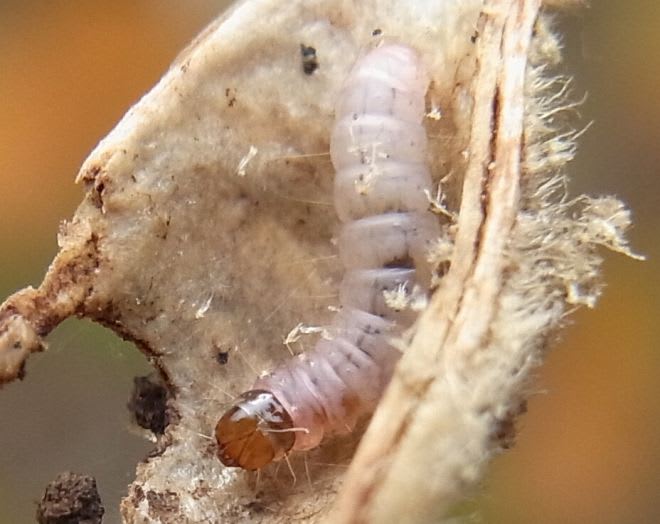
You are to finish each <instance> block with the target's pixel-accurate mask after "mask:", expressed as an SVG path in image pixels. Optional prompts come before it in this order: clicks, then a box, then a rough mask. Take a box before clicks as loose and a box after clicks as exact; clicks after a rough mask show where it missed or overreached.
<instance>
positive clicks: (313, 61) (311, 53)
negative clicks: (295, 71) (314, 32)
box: [300, 44, 319, 75]
mask: <svg viewBox="0 0 660 524" xmlns="http://www.w3.org/2000/svg"><path fill="white" fill-rule="evenodd" d="M300 54H301V55H302V67H303V72H304V73H305V74H306V75H311V74H312V73H313V72H314V71H316V70H317V69H318V67H319V62H318V59H317V58H316V49H315V48H313V47H311V46H306V45H305V44H300Z"/></svg>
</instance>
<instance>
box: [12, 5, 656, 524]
mask: <svg viewBox="0 0 660 524" xmlns="http://www.w3.org/2000/svg"><path fill="white" fill-rule="evenodd" d="M226 3H227V1H226V0H195V1H194V2H185V8H183V7H182V3H181V2H180V1H177V0H158V1H156V0H151V1H149V2H147V1H144V2H131V1H128V0H114V1H112V2H111V1H108V0H97V1H96V2H83V1H78V0H67V1H64V0H54V1H51V2H43V1H36V0H20V1H19V0H16V1H7V0H4V1H2V0H0V188H1V189H0V300H2V299H3V298H4V297H5V296H6V295H8V294H10V293H11V292H13V291H15V290H17V289H19V288H21V287H24V286H25V285H29V284H32V285H37V284H38V283H39V282H40V280H41V277H42V276H43V273H44V271H45V269H46V268H47V266H48V264H49V262H50V260H51V259H52V257H53V256H54V254H55V252H56V240H55V239H56V233H57V227H58V224H59V222H60V221H61V220H63V219H65V218H68V217H70V216H71V214H72V213H73V211H74V209H75V207H76V205H77V203H78V202H79V200H80V198H81V195H82V190H81V188H80V187H78V186H76V185H74V184H73V178H74V176H75V174H76V173H77V170H78V167H79V166H80V164H81V162H82V161H83V159H84V158H85V156H86V155H87V154H88V153H89V151H90V150H91V149H92V148H93V147H94V146H95V144H96V143H97V142H98V141H99V139H101V138H102V137H103V136H104V135H105V134H106V133H107V132H108V131H109V130H110V129H111V128H112V127H113V126H114V124H115V123H116V122H117V121H118V120H119V118H120V117H121V116H122V115H123V113H124V112H125V111H126V109H128V107H129V106H130V105H131V104H132V103H133V102H135V101H136V100H137V99H138V98H139V97H140V96H141V95H142V94H143V93H144V92H145V91H147V90H148V89H149V88H150V87H151V86H152V85H153V84H154V83H155V82H156V81H157V80H158V78H159V77H160V75H161V74H162V73H163V72H164V71H165V69H166V68H167V66H168V64H169V63H170V62H171V61H172V59H173V58H174V57H175V55H176V54H177V53H178V51H179V50H181V49H182V48H183V46H184V45H185V44H186V43H187V42H188V41H189V40H190V39H191V38H192V37H193V36H194V35H195V34H196V33H198V32H199V31H200V30H201V29H202V28H203V27H204V26H205V25H206V24H207V23H208V22H209V21H211V20H212V19H213V18H214V17H215V16H216V15H217V14H218V13H219V12H220V11H221V10H222V8H223V6H224V5H225V4H226ZM593 4H594V5H593V7H592V8H591V9H589V10H585V11H581V12H576V13H573V14H572V15H571V16H565V17H562V18H561V19H559V20H558V22H559V24H560V27H561V28H562V29H563V30H564V31H565V43H566V55H567V56H566V69H567V70H568V71H570V72H571V73H573V74H574V75H575V76H576V94H577V95H581V94H582V93H584V92H588V94H589V97H588V100H587V102H586V104H585V105H584V107H583V108H582V110H581V113H582V115H583V118H584V123H585V124H586V122H588V121H589V120H595V125H594V126H593V127H592V128H591V129H590V130H589V131H588V133H587V134H586V135H585V136H584V137H583V138H582V140H581V143H582V147H581V151H580V154H579V156H578V158H577V160H576V161H575V162H574V163H573V164H572V165H571V167H570V170H571V173H572V175H573V182H572V186H571V190H572V192H573V193H577V192H588V193H597V194H606V193H614V194H617V195H619V196H620V197H622V198H623V199H624V200H625V201H626V202H628V203H629V204H630V207H631V208H632V209H633V211H634V214H635V220H636V224H637V225H636V227H635V229H634V230H633V231H632V233H631V240H632V244H633V246H634V248H635V249H636V250H637V251H638V252H641V253H644V254H646V255H647V256H648V261H647V262H644V263H641V262H635V261H632V260H627V259H624V258H623V257H621V256H609V255H608V256H607V262H606V264H605V274H606V280H607V283H608V287H607V289H606V290H605V294H604V297H603V299H602V300H601V302H600V303H599V305H598V307H597V308H596V309H595V310H593V311H587V310H583V311H580V312H579V313H578V314H576V315H574V316H573V317H572V320H573V325H571V326H570V327H569V328H568V329H566V330H565V331H564V332H563V334H562V339H561V340H560V341H558V343H557V344H556V348H555V349H554V351H553V352H552V353H551V354H550V355H549V358H548V360H547V362H546V364H545V366H544V367H543V368H542V369H541V370H540V371H539V373H538V375H539V377H538V382H537V385H538V391H539V394H537V395H536V396H535V397H533V399H532V400H531V402H530V405H529V413H528V414H527V415H526V416H525V417H523V418H522V420H521V427H522V432H521V434H520V436H519V438H518V444H517V446H516V447H515V448H514V450H513V451H511V452H510V453H508V454H506V455H504V456H502V457H500V458H498V459H497V460H496V461H495V465H494V467H493V468H492V469H491V473H490V475H489V476H488V478H487V480H486V481H485V486H484V490H483V492H482V493H480V494H478V495H476V496H475V497H474V499H472V500H471V501H469V502H468V503H467V504H466V505H465V507H464V508H463V509H464V512H465V513H467V514H473V515H474V519H475V520H477V521H483V522H492V523H505V522H506V523H528V522H534V523H559V522H561V523H572V522H575V523H578V522H579V523H587V522H588V523H591V522H598V523H646V522H648V523H652V522H660V403H659V399H660V380H658V378H659V377H660V352H659V351H658V347H657V346H658V343H659V342H660V319H658V312H659V311H660V264H659V263H658V258H659V257H660V246H659V245H658V240H660V235H659V234H658V231H659V230H660V196H659V194H660V177H659V176H658V175H659V173H658V171H659V168H658V164H659V163H660V153H659V152H658V146H657V144H658V141H659V139H660V96H658V94H659V93H660V9H659V8H658V5H657V2H655V1H651V0H646V1H643V0H633V1H629V2H621V1H607V0H602V1H598V2H593ZM148 371H149V367H148V365H147V364H146V361H145V360H144V358H143V357H142V356H141V355H140V354H139V353H138V352H137V351H136V350H134V349H133V348H132V347H131V346H130V345H129V344H126V343H123V342H121V341H120V340H119V339H118V338H117V337H115V336H113V335H112V334H111V333H109V332H107V331H106V330H104V329H102V328H100V327H98V326H95V325H92V324H90V323H86V322H80V321H68V322H66V323H65V325H63V326H61V327H60V328H58V329H57V331H56V332H55V333H54V334H53V335H52V336H51V337H50V350H49V351H48V352H47V353H45V354H42V355H38V356H34V357H33V358H32V359H31V360H30V361H29V364H28V377H27V379H26V381H25V382H23V383H20V384H12V385H10V386H8V387H6V388H5V389H4V390H3V391H2V392H0V524H5V523H7V524H9V523H12V524H13V523H29V522H34V512H35V501H36V500H38V499H39V498H40V497H41V494H42V492H43V489H44V487H45V486H46V484H47V483H48V482H49V481H50V480H52V479H53V478H54V477H55V475H56V474H57V473H59V472H60V471H63V470H68V469H71V470H74V471H79V472H82V473H87V474H91V475H94V476H95V477H96V478H97V481H98V483H99V488H100V490H101V496H102V498H103V501H104V503H105V505H106V510H107V513H106V520H105V522H108V523H113V522H117V521H118V514H117V503H118V501H119V498H120V496H121V495H122V494H123V492H124V490H125V488H126V485H127V484H128V483H129V482H130V480H131V479H132V477H133V471H134V464H135V462H136V461H137V460H139V459H140V458H142V457H144V455H145V454H146V452H147V451H148V449H149V448H150V444H149V443H148V442H147V441H145V440H143V439H142V438H140V437H138V436H137V435H135V433H132V432H131V430H130V429H129V426H130V424H129V421H128V416H127V412H126V409H125V404H126V400H127V398H128V395H129V392H130V390H131V383H132V377H133V376H134V375H136V374H145V373H147V372H148Z"/></svg>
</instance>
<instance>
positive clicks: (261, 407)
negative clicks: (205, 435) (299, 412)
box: [215, 389, 296, 470]
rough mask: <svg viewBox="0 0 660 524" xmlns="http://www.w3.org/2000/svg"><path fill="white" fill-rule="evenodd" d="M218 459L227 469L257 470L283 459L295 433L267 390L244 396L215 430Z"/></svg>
mask: <svg viewBox="0 0 660 524" xmlns="http://www.w3.org/2000/svg"><path fill="white" fill-rule="evenodd" d="M215 438H216V440H217V441H218V457H219V458H220V461H221V462H222V463H223V464H224V465H225V466H229V467H238V468H243V469H249V470H254V469H259V468H263V467H264V466H266V465H268V464H270V463H271V462H273V461H275V460H279V459H281V458H283V457H284V456H285V455H286V454H287V453H288V452H289V451H290V450H291V448H292V447H293V443H294V441H295V440H296V434H295V432H294V431H293V421H292V420H291V416H290V415H289V413H288V412H287V411H286V410H285V409H284V407H282V404H281V403H280V401H279V400H277V398H275V396H274V395H273V394H272V393H270V392H269V391H265V390H261V389H253V390H250V391H247V392H246V393H243V394H242V395H241V396H240V397H239V398H238V400H237V402H236V403H235V404H234V405H233V406H232V407H231V408H229V410H227V412H226V413H225V414H224V415H223V416H222V418H221V419H220V420H219V421H218V424H217V425H216V427H215Z"/></svg>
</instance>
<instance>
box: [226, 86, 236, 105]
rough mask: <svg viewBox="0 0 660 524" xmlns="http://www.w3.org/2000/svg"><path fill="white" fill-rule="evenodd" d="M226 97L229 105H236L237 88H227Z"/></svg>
mask: <svg viewBox="0 0 660 524" xmlns="http://www.w3.org/2000/svg"><path fill="white" fill-rule="evenodd" d="M225 98H227V99H228V100H227V106H228V107H234V104H235V103H236V89H232V88H231V87H228V88H227V89H225Z"/></svg>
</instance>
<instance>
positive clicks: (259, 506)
mask: <svg viewBox="0 0 660 524" xmlns="http://www.w3.org/2000/svg"><path fill="white" fill-rule="evenodd" d="M244 507H245V509H247V510H249V511H251V512H252V513H257V514H258V513H263V512H264V511H265V510H266V507H265V506H264V505H263V503H261V502H259V501H258V500H253V501H252V502H248V503H247V504H245V506H244Z"/></svg>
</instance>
